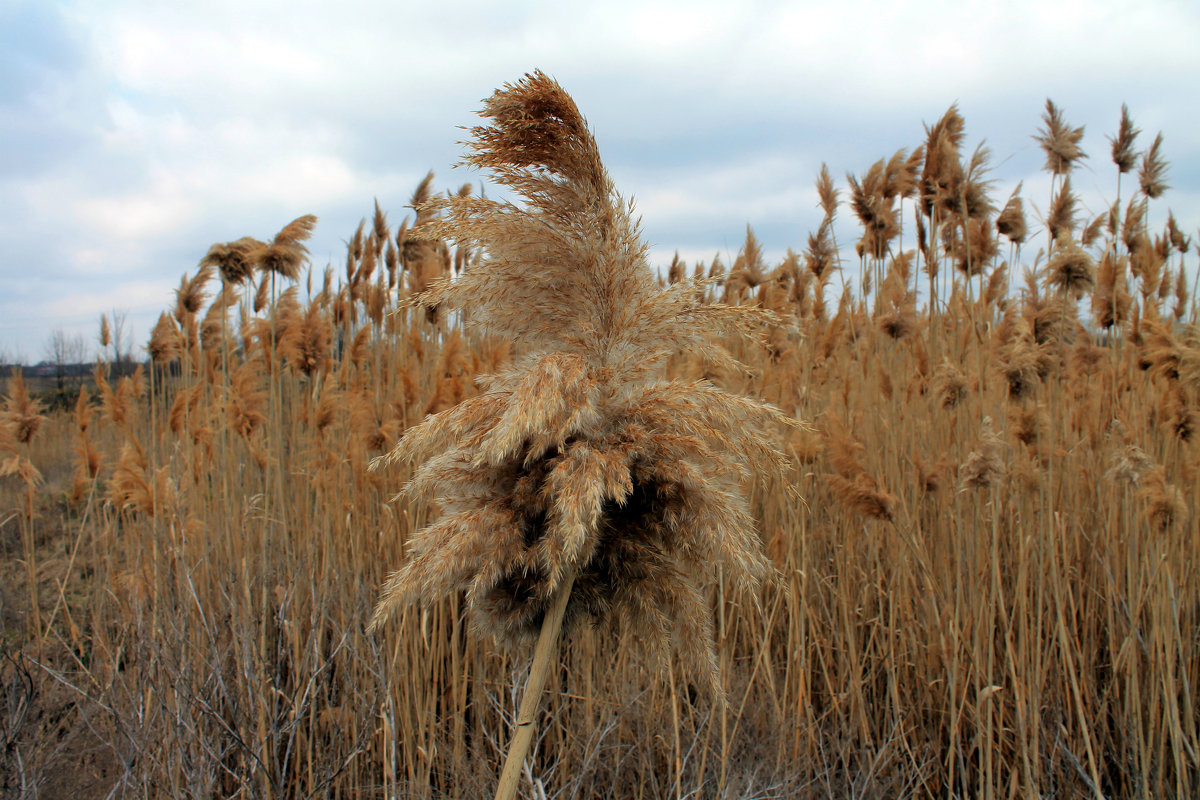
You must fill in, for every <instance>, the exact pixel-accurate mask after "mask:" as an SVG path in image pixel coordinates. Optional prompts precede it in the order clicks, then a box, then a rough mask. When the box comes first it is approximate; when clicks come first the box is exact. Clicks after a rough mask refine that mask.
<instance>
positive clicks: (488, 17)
mask: <svg viewBox="0 0 1200 800" xmlns="http://www.w3.org/2000/svg"><path fill="white" fill-rule="evenodd" d="M28 1H29V2H32V0H28ZM18 2H21V0H18ZM59 16H60V17H62V18H63V19H62V20H60V21H61V22H62V24H63V25H64V26H65V28H67V29H69V32H70V36H65V37H58V38H57V39H55V40H54V41H56V42H59V44H57V45H56V47H58V48H59V49H60V50H62V49H63V48H64V47H66V45H64V44H62V42H67V43H69V44H71V46H72V47H74V50H71V51H69V52H67V53H66V54H64V55H59V56H56V58H61V59H62V61H61V64H60V65H59V68H57V69H55V70H51V71H49V72H47V73H46V74H47V75H52V80H51V79H47V80H46V81H43V82H42V84H40V86H41V88H40V89H39V91H38V92H37V93H36V95H35V96H31V97H30V98H27V100H26V103H27V104H26V106H24V107H11V108H10V107H5V108H3V109H0V114H5V115H10V116H11V118H12V120H13V122H12V123H11V126H10V127H9V128H8V129H10V130H19V131H21V136H22V137H24V138H22V139H21V140H20V141H21V142H22V147H25V148H27V149H29V151H30V152H28V153H22V154H21V159H22V160H21V165H22V166H24V167H26V169H25V171H24V173H23V174H21V175H20V176H19V177H17V176H16V172H12V173H6V174H7V176H8V177H4V175H0V196H4V197H6V198H11V199H12V201H13V202H14V204H15V205H16V206H17V209H16V211H15V212H14V213H13V214H10V215H8V217H7V218H3V219H0V253H4V254H6V255H5V256H0V257H3V258H8V259H9V261H6V262H0V313H8V314H18V313H22V312H23V308H32V307H34V306H33V304H31V303H25V304H24V306H23V308H14V306H13V305H11V303H10V304H9V305H6V302H9V301H5V300H4V294H5V291H6V288H7V292H8V294H9V295H10V296H11V297H16V296H17V295H20V296H21V297H23V298H26V296H27V295H31V294H34V293H37V292H44V291H48V290H47V289H45V288H43V283H41V282H39V280H43V281H46V280H49V279H50V278H51V277H55V276H69V277H70V278H71V279H72V280H75V281H83V282H84V283H85V284H86V285H83V286H80V287H78V291H75V292H74V293H73V297H72V299H70V300H69V301H68V300H54V301H51V300H49V299H45V298H44V299H43V302H44V303H46V304H52V307H53V309H54V310H55V312H56V313H57V312H63V313H68V312H70V309H71V308H72V307H73V306H87V307H88V308H89V309H92V310H93V311H94V310H96V309H95V308H93V307H94V306H96V303H100V304H101V305H100V306H99V308H101V309H102V308H105V307H107V306H106V305H105V303H108V301H109V300H114V301H119V300H120V299H121V298H124V297H128V298H130V300H131V302H132V301H135V300H136V302H139V303H141V302H151V301H150V299H149V298H150V297H151V294H152V293H149V292H148V288H147V287H149V286H151V285H161V287H162V291H161V292H159V293H158V294H157V295H154V296H155V297H157V298H160V299H155V300H153V302H154V303H165V300H162V299H161V298H168V299H169V296H170V291H169V290H170V287H171V286H172V285H173V284H174V283H175V281H177V279H178V275H179V272H181V271H182V270H183V269H187V268H190V267H194V264H195V260H196V259H197V258H198V257H199V255H200V254H202V253H203V251H204V250H205V249H206V248H207V246H208V245H209V244H210V243H211V242H212V241H214V240H224V239H231V238H236V237H238V236H242V235H246V234H250V235H256V236H260V237H263V236H268V235H270V234H271V232H273V231H274V230H277V229H278V228H279V227H280V226H281V225H283V224H285V223H286V222H287V221H289V220H290V219H292V218H293V217H295V216H298V215H299V214H301V213H316V214H318V216H320V217H321V220H322V221H321V224H320V226H319V227H318V231H317V237H316V239H314V242H313V248H312V249H313V252H314V261H315V262H317V263H318V264H323V262H324V259H325V258H326V257H328V258H330V259H332V260H333V261H335V262H337V261H339V260H340V257H341V252H340V248H341V241H342V239H344V238H346V237H348V236H349V235H350V233H351V232H352V230H353V226H354V224H356V223H357V220H358V217H359V216H360V215H362V214H365V213H368V212H369V209H370V206H371V202H372V199H373V198H374V197H379V198H380V201H381V203H382V204H383V206H384V208H385V210H387V211H389V212H390V216H391V218H392V220H393V222H394V223H398V222H399V221H400V219H401V218H403V216H404V211H405V209H403V208H402V205H403V203H404V202H406V201H407V199H408V196H409V194H410V193H411V191H412V188H413V186H414V185H415V183H416V182H417V181H418V180H419V179H420V177H421V176H422V175H423V174H424V173H425V171H426V170H427V169H430V168H433V169H435V170H436V171H437V173H438V183H439V185H442V186H452V185H457V184H459V183H462V182H463V181H468V180H469V181H477V180H478V176H476V175H472V174H461V173H458V174H456V173H452V172H450V171H449V170H448V166H449V164H450V163H451V162H452V161H453V160H454V159H455V158H457V156H458V148H457V146H456V145H455V144H454V142H455V141H456V140H459V139H462V138H464V133H463V132H462V131H461V130H458V129H457V127H456V126H461V125H470V124H473V123H474V122H475V121H476V117H475V116H474V114H473V111H474V110H475V109H477V108H478V106H479V101H480V99H481V98H482V97H484V96H486V95H487V94H489V93H490V92H491V91H492V90H493V89H495V88H496V87H497V86H499V85H500V84H502V83H504V82H506V81H511V80H514V79H516V78H518V77H520V75H521V74H522V73H524V72H525V71H526V70H528V69H531V68H533V67H541V68H543V69H545V70H546V71H547V72H549V73H550V74H552V75H554V76H555V77H557V78H559V79H560V80H561V81H562V82H563V84H564V86H565V87H566V88H567V89H568V90H569V91H571V92H572V93H573V95H574V96H575V99H576V100H577V102H578V103H579V105H580V107H581V109H582V110H583V111H584V113H585V115H587V116H588V118H589V119H590V120H591V122H592V124H593V125H594V126H595V127H596V130H597V135H598V138H599V139H600V141H601V144H602V146H603V147H605V148H606V149H605V153H606V156H607V157H608V158H609V164H610V167H611V168H612V169H613V171H614V176H615V177H616V178H617V182H618V186H619V188H620V189H621V190H622V192H623V193H625V194H626V195H631V196H634V197H635V198H636V200H637V204H638V210H639V212H640V213H641V214H642V215H643V217H644V220H645V229H646V232H647V237H648V238H649V239H650V241H651V242H652V244H653V246H654V249H653V250H652V254H653V257H654V258H656V259H658V258H664V259H665V260H669V258H670V254H671V253H672V252H674V250H675V249H676V248H677V247H678V248H679V249H680V251H681V252H683V253H685V254H688V253H696V254H700V255H697V256H696V257H698V258H703V259H705V260H708V259H710V258H711V257H712V253H713V251H714V250H717V249H720V250H722V251H723V252H733V253H736V250H737V247H738V246H740V243H741V240H742V237H743V236H744V232H745V224H746V223H747V222H749V223H751V224H752V225H753V226H754V227H755V230H756V231H758V232H759V233H760V238H762V239H763V242H764V245H765V246H766V248H767V252H768V253H769V254H773V253H779V252H782V250H783V248H784V247H786V246H788V245H792V246H795V247H800V246H802V245H803V242H804V237H805V235H806V233H807V229H808V227H809V223H807V222H806V220H809V219H811V218H812V217H813V216H815V214H814V212H813V205H814V203H815V197H814V195H813V190H812V182H813V178H814V177H815V175H816V171H817V168H818V166H819V164H820V163H821V162H822V161H829V162H830V168H831V170H832V171H833V173H834V175H835V177H836V178H838V179H839V182H841V178H842V175H843V174H844V173H845V172H846V171H847V170H852V171H855V172H860V171H861V170H863V169H865V168H867V167H868V166H869V165H870V163H871V162H872V161H873V160H874V159H876V158H879V157H880V156H884V155H888V154H890V153H891V152H892V151H893V150H895V149H896V148H899V147H913V146H915V145H916V144H918V143H919V140H920V134H921V123H922V122H923V121H925V122H931V121H933V120H934V119H936V117H937V116H939V115H940V114H941V113H942V112H943V111H944V110H945V109H946V107H947V106H948V105H949V104H950V103H951V102H953V101H955V100H958V101H960V105H961V107H962V109H963V112H964V114H965V116H966V119H967V125H968V135H969V142H970V143H971V144H972V145H973V144H974V143H975V142H977V141H978V140H979V139H980V138H983V137H987V138H988V140H989V143H990V144H991V145H993V147H994V149H995V150H996V163H997V173H998V175H999V177H1000V178H1001V183H1002V185H1001V186H998V187H997V199H998V200H1000V201H1002V200H1003V199H1004V198H1003V197H1002V196H1001V195H1004V196H1006V192H1007V190H1006V189H1004V188H1002V187H1003V186H1007V187H1009V188H1011V185H1013V184H1015V182H1016V180H1019V179H1021V178H1026V179H1027V181H1026V194H1027V196H1029V197H1031V198H1032V199H1033V200H1032V201H1033V202H1037V203H1039V204H1040V205H1043V206H1044V205H1045V198H1044V197H1042V196H1040V195H1039V194H1038V192H1039V191H1041V190H1042V188H1043V187H1042V186H1041V184H1040V183H1039V180H1040V178H1039V177H1038V175H1037V172H1036V171H1037V170H1038V168H1039V167H1040V165H1041V157H1040V154H1039V153H1038V151H1037V148H1036V145H1034V144H1033V142H1032V141H1031V140H1030V138H1029V136H1030V134H1032V133H1033V131H1034V129H1035V128H1036V127H1037V125H1038V118H1039V115H1040V113H1041V103H1042V101H1043V99H1044V98H1045V97H1046V96H1047V95H1049V96H1051V97H1054V99H1055V100H1056V101H1057V102H1059V103H1060V104H1061V105H1062V106H1063V107H1064V108H1065V110H1066V112H1067V117H1068V119H1069V120H1070V121H1071V122H1072V123H1073V124H1086V125H1087V131H1088V132H1087V137H1086V139H1085V143H1084V146H1085V149H1086V150H1087V151H1088V152H1089V153H1090V154H1091V155H1092V160H1091V162H1090V164H1089V165H1088V166H1087V167H1085V169H1084V170H1081V172H1080V174H1079V176H1078V178H1077V180H1076V185H1077V186H1078V187H1080V189H1081V191H1085V192H1086V195H1087V199H1086V202H1088V203H1089V204H1090V206H1091V205H1094V206H1100V205H1101V204H1102V202H1103V201H1104V199H1105V197H1106V196H1107V194H1106V193H1108V192H1109V191H1110V189H1109V188H1108V187H1110V186H1111V185H1112V180H1111V175H1110V172H1111V168H1110V166H1109V165H1108V164H1107V160H1106V157H1107V143H1106V141H1105V140H1104V138H1103V136H1104V134H1105V133H1109V132H1111V131H1112V130H1113V129H1114V128H1115V126H1116V121H1117V116H1118V113H1119V108H1120V103H1121V102H1122V101H1127V102H1128V103H1129V104H1130V108H1131V110H1132V111H1133V113H1134V116H1135V118H1136V119H1137V121H1138V123H1139V124H1140V125H1141V126H1142V127H1143V128H1144V129H1145V130H1146V133H1145V134H1144V138H1145V139H1146V142H1145V143H1146V144H1148V143H1149V141H1150V140H1151V139H1152V138H1153V134H1154V133H1155V132H1156V131H1157V130H1159V129H1162V130H1164V132H1165V135H1166V140H1165V147H1166V151H1167V154H1168V157H1169V158H1171V159H1172V160H1173V161H1175V162H1176V163H1178V164H1190V165H1196V164H1200V124H1197V122H1198V120H1197V119H1196V113H1197V110H1196V108H1195V107H1194V106H1195V104H1194V103H1191V102H1190V98H1191V97H1192V96H1193V94H1194V86H1193V84H1194V78H1195V76H1196V75H1197V74H1200V49H1197V48H1196V47H1195V46H1194V44H1193V43H1194V42H1195V41H1197V40H1200V10H1198V9H1197V8H1196V6H1195V4H1194V3H1185V2H1182V1H1181V0H1159V1H1158V2H1133V1H1132V0H1108V1H1107V2H1087V3H1084V2H1080V1H1079V0H1072V2H1066V3H1047V2H1044V0H1042V1H1039V2H1034V1H1033V0H1018V2H1014V3H1005V4H995V3H985V2H980V1H979V0H970V1H969V2H960V3H949V2H924V3H907V4H890V5H889V4H879V3H876V2H868V0H847V2H844V3H840V4H833V3H815V2H784V3H774V2H751V3H742V4H731V3H728V2H710V1H709V0H702V1H700V2H681V1H680V0H671V1H670V2H636V1H635V0H614V2H611V3H607V4H604V5H589V6H584V7H581V6H579V5H570V4H566V3H561V2H554V3H551V2H531V3H510V4H503V5H498V4H494V3H490V2H484V0H474V1H473V2H460V3H443V4H440V5H431V4H424V5H415V4H407V3H406V4H395V3H383V2H374V1H373V0H348V2H344V3H341V4H338V5H336V6H334V5H331V4H328V3H322V2H316V1H315V0H313V1H312V2H308V1H306V0H297V1H294V2H290V3H287V4H283V3H279V2H265V1H262V2H253V1H251V0H210V1H208V2H204V3H193V4H163V3H157V2H144V1H143V0H78V2H74V3H72V4H71V5H69V6H64V7H62V8H61V9H60V11H59ZM43 22H44V20H43ZM18 122H19V123H20V124H19V125H18V124H17V123H18ZM30 126H41V129H42V130H44V131H45V134H44V135H42V136H41V137H40V138H41V140H43V141H44V142H46V145H45V147H46V150H45V151H44V152H43V151H41V150H39V149H38V148H39V147H40V144H39V137H38V136H37V135H36V134H37V130H36V129H35V130H34V132H33V135H32V136H31V135H27V134H29V129H30ZM5 130H6V126H5V125H0V135H3V132H4V131H5ZM59 139H61V140H63V141H68V142H69V146H68V145H59V146H58V147H57V149H53V150H52V149H51V148H50V143H51V142H53V141H57V140H59ZM45 154H52V156H51V155H45ZM39 158H40V159H41V160H39ZM48 158H52V160H51V161H50V163H49V164H45V163H43V161H44V160H45V159H48ZM1089 170H1090V171H1089ZM1193 173H1194V169H1193V170H1192V172H1187V171H1185V169H1184V168H1182V167H1180V168H1179V169H1177V170H1175V171H1173V172H1172V175H1171V179H1170V182H1171V183H1172V184H1174V185H1175V186H1176V189H1175V190H1174V191H1173V192H1172V193H1170V194H1169V195H1168V201H1169V203H1170V204H1171V205H1172V206H1173V207H1175V208H1176V212H1177V216H1178V217H1179V218H1180V221H1181V223H1183V224H1184V226H1185V229H1189V230H1190V229H1194V228H1195V226H1196V222H1197V221H1198V218H1200V179H1197V178H1196V177H1195V175H1194V174H1193ZM846 214H847V216H848V212H846ZM1163 216H1164V217H1165V206H1164V210H1163ZM31 260H36V266H37V273H36V275H35V276H34V277H25V274H26V273H25V272H24V271H25V270H26V269H28V267H29V264H30V263H31ZM38 276H40V277H38ZM133 276H136V277H133ZM130 279H132V280H135V281H137V282H138V283H137V284H136V285H137V286H140V287H141V288H134V289H130V290H129V291H128V292H122V291H121V290H120V287H119V286H118V287H116V288H113V287H110V286H107V285H102V282H103V281H105V280H107V281H110V282H112V281H116V282H122V285H124V284H123V282H124V281H126V280H130ZM110 290H111V291H113V292H115V294H114V295H113V296H112V297H111V298H108V297H106V296H104V293H105V292H108V291H110ZM139 292H140V294H139ZM87 297H92V298H97V297H98V298H100V299H99V300H94V301H90V300H86V299H85V298H87ZM113 304H114V305H119V303H116V302H114V303H113ZM49 307H51V305H47V308H49ZM88 313H92V311H89V312H88ZM30 324H31V325H32V324H33V323H30ZM4 335H7V333H5V334H4ZM31 335H32V334H31ZM22 347H23V349H25V350H27V351H29V350H36V346H35V347H29V346H24V345H23V346H22Z"/></svg>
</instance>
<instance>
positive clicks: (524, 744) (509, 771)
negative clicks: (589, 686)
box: [496, 568, 575, 800]
mask: <svg viewBox="0 0 1200 800" xmlns="http://www.w3.org/2000/svg"><path fill="white" fill-rule="evenodd" d="M574 584H575V570H574V569H573V568H572V569H570V570H568V572H567V574H566V575H565V576H563V580H562V583H560V584H559V585H558V590H557V591H556V592H555V593H554V597H553V598H552V599H551V600H550V607H549V608H548V609H546V617H545V618H544V619H543V620H542V629H541V631H540V632H539V633H538V640H537V644H536V645H535V646H534V649H533V664H532V665H530V667H529V679H528V680H526V681H525V694H524V695H523V696H522V697H521V708H520V710H519V711H518V712H517V729H516V731H515V732H514V733H513V738H512V741H511V742H510V743H509V745H508V755H507V756H506V757H505V759H504V770H503V771H502V772H501V773H500V782H499V783H498V784H497V785H496V800H513V798H515V797H516V796H517V782H518V781H519V780H520V779H521V766H522V765H523V764H524V763H525V756H526V754H528V752H529V745H530V743H531V742H532V741H533V723H534V717H535V716H536V715H537V711H538V707H539V706H541V702H542V687H543V685H544V684H545V683H546V676H547V675H548V674H549V673H550V665H551V662H552V661H553V656H554V654H555V653H556V652H557V650H558V633H559V631H560V630H561V629H562V621H563V614H564V613H565V612H566V610H567V600H569V599H570V597H571V587H572V586H573V585H574Z"/></svg>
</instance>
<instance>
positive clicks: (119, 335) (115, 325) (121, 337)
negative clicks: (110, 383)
mask: <svg viewBox="0 0 1200 800" xmlns="http://www.w3.org/2000/svg"><path fill="white" fill-rule="evenodd" d="M111 319H112V348H113V362H114V363H115V364H116V365H117V367H118V369H120V370H122V371H123V370H125V369H128V368H130V367H131V366H132V364H133V326H132V325H130V324H129V312H128V311H118V310H116V309H115V308H114V309H113V312H112V317H111Z"/></svg>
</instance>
